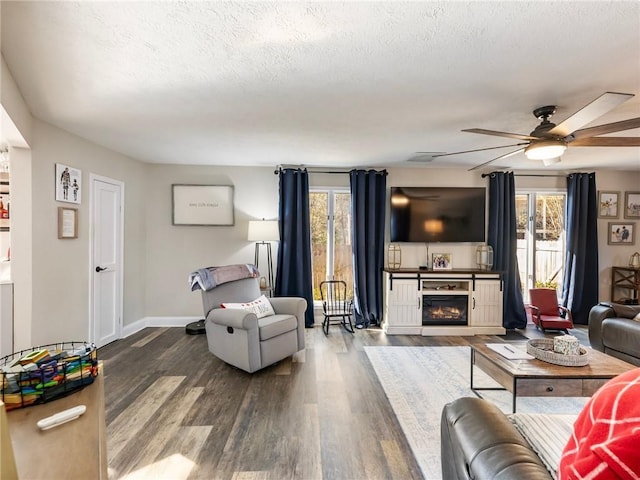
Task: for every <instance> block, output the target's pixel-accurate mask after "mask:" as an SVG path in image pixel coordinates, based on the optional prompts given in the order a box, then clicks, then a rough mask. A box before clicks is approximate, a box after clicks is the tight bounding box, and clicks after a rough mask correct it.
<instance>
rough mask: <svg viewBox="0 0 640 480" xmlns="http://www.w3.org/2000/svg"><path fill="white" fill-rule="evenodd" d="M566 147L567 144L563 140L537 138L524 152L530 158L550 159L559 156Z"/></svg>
mask: <svg viewBox="0 0 640 480" xmlns="http://www.w3.org/2000/svg"><path fill="white" fill-rule="evenodd" d="M566 149H567V144H566V143H565V142H563V141H562V140H553V139H549V140H537V141H535V142H532V143H531V144H530V145H528V146H527V147H526V148H525V149H524V154H525V155H526V156H527V158H528V159H529V160H549V159H552V158H559V157H560V156H561V155H562V154H563V153H564V151H565V150H566ZM558 161H560V160H558ZM552 163H555V162H552Z"/></svg>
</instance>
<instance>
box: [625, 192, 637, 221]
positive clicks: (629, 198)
mask: <svg viewBox="0 0 640 480" xmlns="http://www.w3.org/2000/svg"><path fill="white" fill-rule="evenodd" d="M624 218H640V192H626V193H625V194H624Z"/></svg>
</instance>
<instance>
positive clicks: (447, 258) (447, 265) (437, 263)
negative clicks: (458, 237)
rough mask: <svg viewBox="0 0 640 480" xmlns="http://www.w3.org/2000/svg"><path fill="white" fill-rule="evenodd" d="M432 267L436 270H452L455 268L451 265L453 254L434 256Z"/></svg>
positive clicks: (432, 257) (437, 254)
mask: <svg viewBox="0 0 640 480" xmlns="http://www.w3.org/2000/svg"><path fill="white" fill-rule="evenodd" d="M431 266H432V268H433V269H434V270H451V269H452V268H453V266H452V264H451V254H450V253H434V254H432V256H431Z"/></svg>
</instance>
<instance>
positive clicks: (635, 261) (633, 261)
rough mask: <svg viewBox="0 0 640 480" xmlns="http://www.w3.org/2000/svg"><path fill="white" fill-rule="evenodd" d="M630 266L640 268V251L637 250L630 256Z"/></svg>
mask: <svg viewBox="0 0 640 480" xmlns="http://www.w3.org/2000/svg"><path fill="white" fill-rule="evenodd" d="M629 266H630V267H631V268H640V253H638V252H636V253H634V254H633V255H631V258H629Z"/></svg>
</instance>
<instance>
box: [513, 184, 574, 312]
mask: <svg viewBox="0 0 640 480" xmlns="http://www.w3.org/2000/svg"><path fill="white" fill-rule="evenodd" d="M565 203H566V194H564V193H540V192H525V191H520V192H518V193H517V194H516V229H517V236H518V243H517V252H518V266H519V269H520V281H521V283H522V290H523V292H522V293H523V297H524V300H525V303H526V302H528V299H529V289H530V288H534V287H548V288H555V289H556V292H557V293H558V295H560V294H561V292H562V280H563V277H564V253H565V226H564V225H565Z"/></svg>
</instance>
